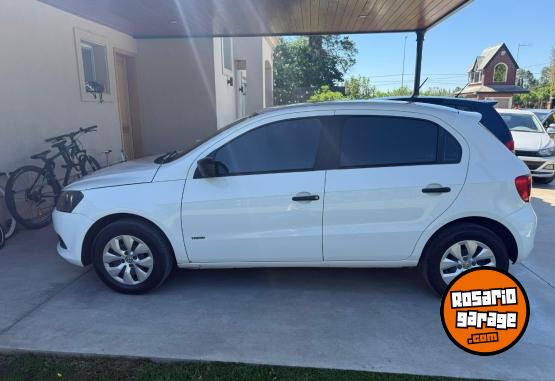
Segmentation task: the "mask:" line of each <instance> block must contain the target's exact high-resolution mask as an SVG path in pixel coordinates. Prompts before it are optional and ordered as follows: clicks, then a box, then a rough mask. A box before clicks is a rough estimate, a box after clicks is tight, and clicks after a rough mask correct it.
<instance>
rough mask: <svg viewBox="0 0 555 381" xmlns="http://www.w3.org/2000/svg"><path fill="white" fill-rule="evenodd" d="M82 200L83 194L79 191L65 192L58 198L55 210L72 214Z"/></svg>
mask: <svg viewBox="0 0 555 381" xmlns="http://www.w3.org/2000/svg"><path fill="white" fill-rule="evenodd" d="M82 199H83V193H81V192H79V191H65V192H62V194H60V197H58V202H57V203H56V210H58V211H60V212H65V213H71V212H73V209H75V207H76V206H77V205H79V203H80V202H81V200H82Z"/></svg>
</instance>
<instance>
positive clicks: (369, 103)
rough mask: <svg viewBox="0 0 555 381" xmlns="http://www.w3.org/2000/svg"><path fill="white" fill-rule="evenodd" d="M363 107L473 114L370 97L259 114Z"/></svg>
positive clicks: (275, 109)
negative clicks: (368, 98)
mask: <svg viewBox="0 0 555 381" xmlns="http://www.w3.org/2000/svg"><path fill="white" fill-rule="evenodd" d="M353 107H356V108H363V109H368V110H388V111H412V112H420V113H423V114H444V115H446V116H450V117H453V116H456V115H457V114H473V113H472V112H467V111H461V110H457V109H454V108H452V107H445V106H441V105H437V104H430V103H420V102H409V101H402V100H390V99H370V100H342V101H328V102H315V103H296V104H291V105H285V106H274V107H268V108H265V109H263V110H262V111H259V112H258V113H257V114H258V115H267V114H270V113H272V114H273V113H275V114H280V113H289V112H300V111H317V110H330V109H333V110H348V109H352V108H353Z"/></svg>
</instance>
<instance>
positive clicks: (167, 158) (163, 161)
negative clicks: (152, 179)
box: [154, 151, 177, 164]
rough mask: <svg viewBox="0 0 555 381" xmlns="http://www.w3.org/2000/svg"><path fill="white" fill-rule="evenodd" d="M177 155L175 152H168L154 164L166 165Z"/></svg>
mask: <svg viewBox="0 0 555 381" xmlns="http://www.w3.org/2000/svg"><path fill="white" fill-rule="evenodd" d="M176 155H177V151H170V152H168V153H165V154H163V155H162V156H160V157H158V158H156V160H154V162H155V163H156V164H166V163H168V162H170V161H171V159H172V158H174V157H175V156H176Z"/></svg>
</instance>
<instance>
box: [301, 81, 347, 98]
mask: <svg viewBox="0 0 555 381" xmlns="http://www.w3.org/2000/svg"><path fill="white" fill-rule="evenodd" d="M344 99H346V97H345V95H343V93H340V92H339V91H333V90H331V89H330V87H329V86H328V85H324V86H322V87H320V89H319V90H318V91H316V92H315V93H314V94H313V95H312V96H311V97H310V98H308V101H309V102H326V101H339V100H344Z"/></svg>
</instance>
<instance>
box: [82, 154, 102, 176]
mask: <svg viewBox="0 0 555 381" xmlns="http://www.w3.org/2000/svg"><path fill="white" fill-rule="evenodd" d="M99 169H100V164H99V163H98V161H97V160H96V159H95V158H94V157H92V156H89V155H84V156H83V157H82V159H81V160H80V161H79V170H80V171H81V176H86V175H88V174H90V173H93V172H95V171H98V170H99Z"/></svg>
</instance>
